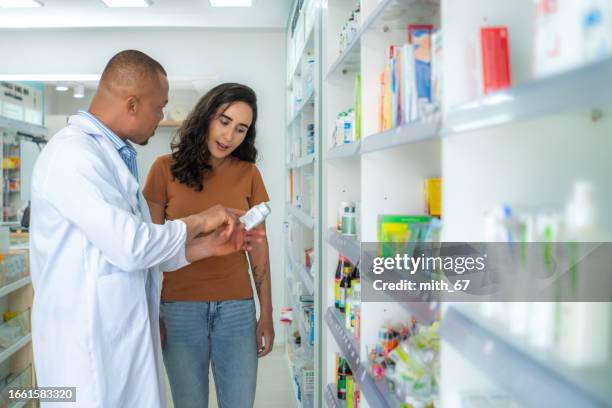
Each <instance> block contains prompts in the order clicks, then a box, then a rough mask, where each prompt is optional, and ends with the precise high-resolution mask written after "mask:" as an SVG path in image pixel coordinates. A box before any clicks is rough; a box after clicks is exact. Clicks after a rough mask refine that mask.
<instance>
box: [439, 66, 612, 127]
mask: <svg viewBox="0 0 612 408" xmlns="http://www.w3.org/2000/svg"><path fill="white" fill-rule="evenodd" d="M611 77H612V57H611V58H607V59H605V60H602V61H599V62H596V63H592V64H589V65H586V66H583V67H580V68H577V69H574V70H571V71H568V72H565V73H562V74H558V75H554V76H550V77H548V78H543V79H539V80H534V81H530V82H527V83H524V84H519V85H516V86H513V87H511V88H508V89H506V90H504V91H500V92H496V93H494V94H491V95H488V96H485V97H483V98H481V99H478V100H476V101H473V102H469V103H466V104H463V105H460V106H457V107H454V108H451V109H449V111H448V114H447V117H446V120H445V122H444V128H443V134H444V135H448V134H453V133H460V132H464V131H471V130H477V129H483V128H487V127H491V126H497V125H503V124H508V123H514V122H518V121H522V120H526V119H531V118H537V117H541V116H544V115H550V114H559V113H564V112H568V111H573V110H580V109H593V108H601V107H607V106H609V105H611V104H612V81H610V78H611Z"/></svg>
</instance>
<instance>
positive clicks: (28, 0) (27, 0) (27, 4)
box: [0, 0, 42, 8]
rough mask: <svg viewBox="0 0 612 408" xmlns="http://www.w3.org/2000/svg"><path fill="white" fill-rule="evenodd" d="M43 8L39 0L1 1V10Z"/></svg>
mask: <svg viewBox="0 0 612 408" xmlns="http://www.w3.org/2000/svg"><path fill="white" fill-rule="evenodd" d="M32 7H42V3H41V2H40V1H38V0H0V8H32Z"/></svg>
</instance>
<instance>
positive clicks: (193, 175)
mask: <svg viewBox="0 0 612 408" xmlns="http://www.w3.org/2000/svg"><path fill="white" fill-rule="evenodd" d="M236 102H244V103H246V104H247V105H249V106H250V107H251V110H252V111H253V122H252V123H251V126H250V127H249V130H248V131H247V134H246V137H245V138H244V141H243V142H242V143H241V144H240V146H238V147H237V148H236V149H235V150H234V151H233V152H232V153H231V156H234V157H237V158H238V159H240V160H243V161H247V162H250V163H255V160H256V159H257V149H256V148H255V136H256V130H255V125H256V123H257V95H255V92H254V91H253V90H252V89H251V88H249V87H248V86H246V85H241V84H235V83H225V84H221V85H218V86H216V87H214V88H213V89H211V90H210V91H208V93H206V95H204V96H203V97H202V98H201V99H200V100H199V101H198V104H197V105H196V107H195V108H194V109H193V111H191V113H190V114H189V116H188V117H187V119H186V120H185V122H183V125H182V126H181V127H180V129H179V130H178V133H177V135H176V137H175V138H174V140H173V141H172V144H171V148H172V158H173V159H174V163H173V164H172V167H171V171H172V176H173V177H174V178H175V179H176V180H178V181H179V182H180V183H182V184H185V185H187V186H189V187H193V188H195V189H196V191H202V190H203V189H204V180H205V178H206V177H207V176H209V175H210V174H211V173H212V170H213V168H212V166H211V165H210V163H209V160H210V156H211V155H210V151H209V150H208V130H209V127H210V123H211V121H213V120H215V119H216V117H217V110H219V108H220V107H221V106H223V105H227V106H226V107H225V109H227V108H228V107H229V106H230V105H231V104H233V103H236Z"/></svg>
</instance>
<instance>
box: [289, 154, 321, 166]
mask: <svg viewBox="0 0 612 408" xmlns="http://www.w3.org/2000/svg"><path fill="white" fill-rule="evenodd" d="M314 162H315V155H314V154H309V155H308V156H304V157H300V158H299V159H296V160H293V161H290V162H289V164H287V168H289V169H299V168H301V167H305V166H308V165H309V164H312V163H314Z"/></svg>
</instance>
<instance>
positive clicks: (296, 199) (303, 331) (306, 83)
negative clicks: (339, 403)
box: [285, 0, 323, 408]
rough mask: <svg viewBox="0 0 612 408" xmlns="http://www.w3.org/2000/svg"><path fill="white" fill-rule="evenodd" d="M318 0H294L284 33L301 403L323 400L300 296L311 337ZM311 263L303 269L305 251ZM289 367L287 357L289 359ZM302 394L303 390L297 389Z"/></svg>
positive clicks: (316, 239) (291, 271)
mask: <svg viewBox="0 0 612 408" xmlns="http://www.w3.org/2000/svg"><path fill="white" fill-rule="evenodd" d="M320 9H321V7H320V0H299V1H295V2H294V4H293V7H292V12H291V15H290V18H289V27H288V32H287V143H286V145H287V155H286V156H287V157H286V162H287V204H286V214H287V224H286V231H287V236H286V238H287V239H286V242H287V247H286V249H285V252H286V253H287V256H286V257H285V259H286V263H285V278H286V279H288V278H289V277H290V276H291V278H290V279H293V282H294V286H293V287H292V288H291V289H289V290H288V292H287V294H286V296H285V304H286V305H287V306H290V307H292V308H293V310H294V321H293V323H292V330H293V332H295V333H299V334H300V337H301V347H302V348H303V349H304V351H305V353H304V355H305V356H306V358H307V359H309V360H311V362H310V364H311V365H312V367H313V370H314V373H315V378H314V395H312V397H311V398H305V399H303V403H301V404H300V406H301V408H310V405H309V404H312V406H314V407H316V406H320V405H321V403H322V401H323V394H322V386H321V385H320V381H321V378H320V376H319V375H318V373H319V372H320V368H319V365H320V361H321V360H320V359H321V357H320V351H319V341H315V344H314V347H312V346H310V344H309V341H310V340H309V338H310V330H311V328H310V324H309V322H308V321H306V319H305V318H304V316H302V307H301V303H300V301H299V296H300V295H310V296H312V297H313V299H314V303H313V313H314V315H315V325H314V331H315V334H316V336H315V339H317V338H318V335H319V333H320V331H321V314H320V313H321V309H320V307H321V306H320V302H319V296H320V294H319V281H318V280H317V279H315V278H314V276H316V275H317V271H319V270H320V255H319V253H320V250H321V248H320V246H321V241H320V232H319V229H320V218H319V214H320V212H319V201H320V167H321V160H320V157H321V153H320V152H321V148H320V141H321V138H320V126H321V123H320V100H321V98H320V84H321V81H320V77H321V74H320V69H321V68H320V63H321V59H320V45H319V44H320V43H321V41H320V38H319V36H320ZM308 251H311V252H312V254H313V255H312V259H313V263H312V265H311V266H310V268H306V265H307V264H306V256H307V255H306V253H307V252H308ZM289 364H290V366H291V364H292V363H291V362H290V363H289ZM296 392H297V390H296ZM301 394H302V396H304V393H303V390H301Z"/></svg>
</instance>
